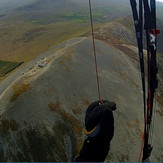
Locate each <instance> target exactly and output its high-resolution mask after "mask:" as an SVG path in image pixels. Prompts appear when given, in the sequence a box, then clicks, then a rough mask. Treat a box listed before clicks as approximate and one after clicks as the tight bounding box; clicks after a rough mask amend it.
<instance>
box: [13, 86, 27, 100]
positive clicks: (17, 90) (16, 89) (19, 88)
mask: <svg viewBox="0 0 163 163" xmlns="http://www.w3.org/2000/svg"><path fill="white" fill-rule="evenodd" d="M29 86H30V84H24V83H23V84H20V83H17V84H15V85H14V86H13V95H12V96H11V98H10V101H11V102H14V101H15V100H16V99H17V98H18V97H19V96H20V95H21V94H22V93H24V92H26V91H27V90H28V89H29Z"/></svg>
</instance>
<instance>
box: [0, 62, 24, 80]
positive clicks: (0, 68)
mask: <svg viewBox="0 0 163 163" xmlns="http://www.w3.org/2000/svg"><path fill="white" fill-rule="evenodd" d="M22 63H23V62H7V61H0V77H4V76H5V75H6V74H8V73H9V72H11V71H13V70H14V69H16V68H17V67H18V66H20V65H21V64H22Z"/></svg>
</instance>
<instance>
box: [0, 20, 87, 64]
mask: <svg viewBox="0 0 163 163" xmlns="http://www.w3.org/2000/svg"><path fill="white" fill-rule="evenodd" d="M89 29H90V28H89V26H88V24H85V23H81V22H78V21H71V22H56V23H53V24H47V25H36V24H32V23H31V22H22V21H18V22H15V23H13V24H12V25H11V24H10V25H7V26H6V27H3V26H0V60H6V61H12V62H21V61H24V62H28V61H30V60H32V59H33V58H35V57H37V56H38V55H40V54H41V53H43V52H45V51H47V50H49V49H50V48H51V47H53V46H55V45H57V44H60V43H62V42H64V41H66V40H68V39H71V38H74V37H78V36H80V35H81V34H83V33H85V32H87V31H88V30H89Z"/></svg>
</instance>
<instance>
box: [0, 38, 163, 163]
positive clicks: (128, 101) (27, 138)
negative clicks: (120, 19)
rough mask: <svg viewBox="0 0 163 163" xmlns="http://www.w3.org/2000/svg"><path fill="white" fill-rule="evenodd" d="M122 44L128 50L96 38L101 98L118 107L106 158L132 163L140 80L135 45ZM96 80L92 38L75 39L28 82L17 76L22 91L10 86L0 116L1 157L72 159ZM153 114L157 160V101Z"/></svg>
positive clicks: (156, 157) (139, 127) (139, 124)
mask: <svg viewBox="0 0 163 163" xmlns="http://www.w3.org/2000/svg"><path fill="white" fill-rule="evenodd" d="M73 42H74V40H70V41H68V42H67V44H71V43H73ZM126 46H128V47H126ZM123 47H124V49H125V47H126V49H128V51H127V52H126V53H124V52H122V51H120V50H118V49H116V48H115V47H113V46H112V45H108V44H107V43H105V42H102V41H98V40H96V48H97V57H98V65H99V77H100V85H101V93H102V98H103V99H106V100H110V101H115V102H116V103H117V107H118V109H117V111H116V112H115V113H114V116H115V136H114V139H113V141H112V143H111V150H110V153H109V155H108V157H107V161H114V162H125V161H133V162H135V161H137V159H138V155H139V151H140V147H141V136H142V131H143V105H142V94H141V85H140V83H141V81H140V77H139V71H138V67H137V64H136V61H135V60H134V59H133V58H134V55H135V49H134V48H133V46H130V45H123ZM52 55H53V54H52ZM131 56H133V57H131ZM27 79H28V78H27ZM95 79H96V78H95V70H94V60H93V51H92V42H91V39H89V38H84V39H81V38H79V42H78V43H77V44H74V45H73V46H68V47H67V48H65V49H64V50H63V51H62V52H61V53H60V57H58V58H57V59H55V60H53V62H52V63H51V65H50V66H49V68H48V69H47V70H46V71H45V72H44V73H43V74H42V75H41V76H39V77H38V78H37V79H35V80H34V81H33V82H31V84H29V85H28V86H27V87H25V86H22V85H21V81H19V82H18V83H17V84H19V88H21V89H22V90H23V89H24V91H22V92H23V93H22V94H19V96H16V98H15V97H14V98H13V96H14V95H15V89H14V87H13V90H10V93H11V91H12V94H11V97H10V103H9V104H8V106H7V107H6V108H5V111H4V112H3V114H2V115H1V124H0V130H1V132H0V144H1V146H0V155H1V157H0V161H60V162H62V161H66V162H67V161H72V160H74V157H75V156H76V155H77V154H78V152H79V150H80V148H81V145H82V142H83V139H84V134H83V127H84V123H83V120H84V115H85V110H86V108H87V106H88V105H89V104H90V103H91V102H93V101H95V100H97V90H96V87H97V86H96V80H95ZM24 87H25V88H24ZM155 119H156V122H155V125H156V126H159V128H157V130H155V132H154V136H153V145H154V150H153V152H152V156H151V161H162V160H163V155H162V153H163V148H162V147H163V142H162V141H161V137H160V135H161V133H162V132H163V127H162V126H161V125H160V124H162V121H163V119H162V112H161V111H160V107H159V106H157V105H156V118H155Z"/></svg>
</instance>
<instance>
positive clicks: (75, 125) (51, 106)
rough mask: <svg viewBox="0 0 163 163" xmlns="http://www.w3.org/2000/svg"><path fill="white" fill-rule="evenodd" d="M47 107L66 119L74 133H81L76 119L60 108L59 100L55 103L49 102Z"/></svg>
mask: <svg viewBox="0 0 163 163" xmlns="http://www.w3.org/2000/svg"><path fill="white" fill-rule="evenodd" d="M48 107H49V110H50V111H55V112H57V113H59V114H60V115H61V116H62V118H63V119H64V120H66V121H67V122H68V123H70V124H71V126H72V128H73V131H74V132H75V133H76V134H78V135H81V133H82V128H81V126H80V124H79V122H78V120H77V119H76V118H75V117H74V116H73V115H71V114H70V113H68V112H65V110H64V109H62V106H61V103H60V102H59V101H57V102H55V103H50V104H49V106H48Z"/></svg>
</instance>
